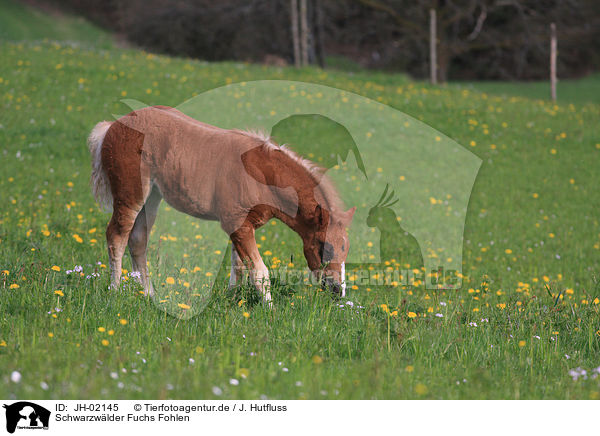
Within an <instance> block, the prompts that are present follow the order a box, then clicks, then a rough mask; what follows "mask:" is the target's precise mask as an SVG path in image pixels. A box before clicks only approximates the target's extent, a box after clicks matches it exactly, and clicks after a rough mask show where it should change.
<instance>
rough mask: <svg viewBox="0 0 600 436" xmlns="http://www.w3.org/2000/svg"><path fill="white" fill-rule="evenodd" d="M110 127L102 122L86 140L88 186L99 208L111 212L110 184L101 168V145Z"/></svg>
mask: <svg viewBox="0 0 600 436" xmlns="http://www.w3.org/2000/svg"><path fill="white" fill-rule="evenodd" d="M111 125H112V122H110V121H102V122H100V123H98V124H96V126H95V127H94V128H93V129H92V133H90V136H89V138H88V147H89V149H90V153H91V155H92V176H91V177H90V185H92V192H93V194H94V197H95V198H96V202H97V203H98V205H100V207H101V208H102V209H103V210H105V211H107V212H110V211H111V210H112V202H113V198H112V194H111V193H110V183H109V181H108V177H107V176H106V172H105V171H104V168H102V143H103V142H104V136H105V135H106V132H107V131H108V129H109V127H110V126H111Z"/></svg>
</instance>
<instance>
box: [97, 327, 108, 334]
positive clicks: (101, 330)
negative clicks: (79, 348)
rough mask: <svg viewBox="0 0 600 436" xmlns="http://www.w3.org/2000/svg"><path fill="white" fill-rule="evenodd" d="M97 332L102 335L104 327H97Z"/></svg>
mask: <svg viewBox="0 0 600 436" xmlns="http://www.w3.org/2000/svg"><path fill="white" fill-rule="evenodd" d="M98 331H99V332H100V333H104V332H105V331H106V329H105V328H104V327H98Z"/></svg>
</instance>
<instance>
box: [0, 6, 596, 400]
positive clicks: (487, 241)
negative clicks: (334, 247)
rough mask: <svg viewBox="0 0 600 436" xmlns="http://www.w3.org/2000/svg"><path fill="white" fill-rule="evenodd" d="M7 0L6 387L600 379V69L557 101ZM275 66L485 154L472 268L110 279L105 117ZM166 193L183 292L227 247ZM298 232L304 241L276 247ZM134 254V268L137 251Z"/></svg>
mask: <svg viewBox="0 0 600 436" xmlns="http://www.w3.org/2000/svg"><path fill="white" fill-rule="evenodd" d="M0 11H1V12H2V13H1V14H0V16H1V17H2V18H1V19H2V20H3V22H7V23H12V24H11V25H10V27H9V26H8V25H7V26H5V27H0V28H2V29H8V30H3V32H4V33H0V37H1V38H2V40H0V59H2V62H0V205H1V207H0V397H1V398H7V399H13V398H35V399H51V398H56V399H59V398H64V399H85V398H95V399H100V398H106V399H109V398H122V399H134V398H155V399H163V398H173V399H218V398H219V399H220V398H223V399H251V398H269V399H417V398H418V399H596V398H598V397H599V396H600V383H599V382H600V379H598V378H597V377H596V376H597V375H598V374H599V372H600V369H598V368H600V317H599V311H600V282H598V280H600V278H597V275H598V272H599V271H600V223H599V220H600V213H599V211H600V209H599V207H598V205H599V204H600V190H599V189H598V186H600V173H599V171H598V169H599V168H600V129H599V121H600V104H599V103H600V102H599V101H598V99H597V96H595V95H593V91H591V90H593V89H598V87H599V86H600V85H599V84H600V78H599V77H598V76H597V75H596V76H592V77H590V78H587V79H583V80H581V81H572V82H568V83H567V82H561V83H559V88H558V95H559V101H558V102H557V103H553V102H551V101H549V100H547V99H545V91H544V90H543V88H542V85H541V84H540V85H535V86H534V87H533V88H532V87H530V86H529V85H528V84H507V83H497V84H496V83H485V84H477V83H473V84H450V85H446V86H439V87H433V86H431V85H428V84H426V83H423V82H418V81H413V80H410V79H408V78H407V77H406V76H404V75H400V74H398V75H392V74H383V73H374V72H368V71H360V72H356V73H350V72H344V71H327V70H325V71H324V70H320V69H317V68H303V69H298V70H297V69H294V68H273V67H266V66H261V65H251V64H243V63H233V62H225V63H206V62H201V61H197V60H190V59H179V58H172V57H167V56H159V55H154V54H149V53H146V52H143V51H140V50H135V49H133V48H131V49H125V48H116V47H114V45H113V43H112V42H111V37H110V36H109V35H107V34H104V33H103V32H102V31H100V30H98V29H96V28H94V27H93V26H91V25H89V24H87V23H85V22H81V21H80V20H79V19H76V18H72V19H71V18H68V17H63V18H61V20H65V21H63V22H61V24H60V25H58V24H56V23H54V21H55V20H50V23H48V25H47V26H43V24H40V23H42V22H43V20H45V19H47V18H46V17H45V16H44V15H43V14H41V15H40V14H39V13H34V12H33V11H31V10H28V9H25V8H22V7H17V6H15V5H14V4H13V3H10V2H7V1H2V2H0ZM36 23H37V24H36ZM34 24H35V26H34ZM43 27H45V28H46V33H43V32H41V28H43ZM32 28H36V29H37V30H36V31H35V32H34V31H33V30H31V29H32ZM58 29H60V32H59V30H58ZM38 31H40V33H38ZM94 32H97V33H94ZM264 79H285V80H296V81H304V82H312V83H319V84H323V85H328V86H332V87H336V88H340V89H343V90H346V91H350V92H353V93H356V94H359V95H362V96H365V97H368V98H371V99H373V100H375V101H378V102H380V103H384V104H387V105H389V106H391V107H393V108H395V109H397V110H399V111H402V112H404V113H406V114H408V115H410V116H412V117H414V118H415V119H417V120H420V121H422V122H424V123H426V124H428V125H430V126H432V127H433V128H435V129H437V130H438V131H439V132H441V133H443V134H444V135H446V136H448V137H450V138H452V139H453V140H455V141H456V142H458V143H459V144H461V145H462V146H463V147H465V148H466V149H468V150H469V151H470V152H472V153H474V154H475V155H477V156H478V157H479V158H480V159H481V160H482V165H481V168H480V170H479V173H478V176H477V179H476V181H475V185H474V187H473V191H472V194H471V198H470V203H469V206H468V212H467V219H466V223H465V231H464V241H463V265H462V274H463V285H462V287H461V289H459V290H452V291H449V290H427V289H425V287H424V286H423V285H422V284H418V283H417V284H415V286H411V287H403V286H401V285H396V286H394V285H390V286H387V287H372V288H371V287H363V286H356V285H354V286H351V287H350V289H349V292H348V295H347V298H345V299H341V300H334V299H333V298H332V297H331V295H330V294H329V293H328V292H324V291H321V290H320V289H318V288H316V287H311V286H303V285H299V286H293V287H290V286H286V285H285V284H281V283H274V286H273V289H272V293H273V297H274V308H273V309H269V308H268V307H266V306H264V305H263V304H261V303H260V301H259V300H258V298H257V297H256V294H255V292H254V291H253V289H252V288H251V287H249V286H246V287H242V288H241V289H238V290H236V291H235V292H233V291H228V290H227V288H226V285H225V283H224V279H225V278H223V277H221V278H222V279H223V280H218V281H217V283H218V284H217V286H216V288H215V290H214V292H213V293H212V295H211V296H210V298H209V299H208V300H207V301H206V307H205V308H204V310H203V311H202V312H200V313H199V314H197V315H195V316H192V317H185V316H184V317H180V316H172V315H171V314H169V311H167V310H166V309H164V308H162V306H161V302H160V301H156V302H153V301H150V300H149V299H148V298H145V297H143V296H142V295H140V292H139V291H140V290H139V288H138V286H137V285H136V284H135V282H134V281H133V280H132V279H131V278H128V276H127V273H126V274H125V277H126V280H125V281H124V283H123V286H122V288H121V289H119V290H109V289H108V284H109V273H108V270H107V268H106V265H107V264H108V256H107V253H106V242H105V238H104V231H105V228H106V224H107V222H108V220H109V215H108V214H106V213H104V212H102V211H101V210H100V209H99V208H98V206H97V205H96V204H95V202H94V199H93V197H92V194H91V192H90V187H89V175H90V170H91V168H90V157H89V153H88V150H87V147H86V138H87V135H88V134H89V132H90V130H91V129H92V127H93V126H94V125H95V123H97V122H98V121H100V120H103V119H112V118H113V114H122V113H125V112H126V111H127V110H128V108H127V107H126V106H125V105H124V104H123V103H121V100H122V99H135V100H139V101H141V102H144V103H146V104H161V105H170V106H177V105H179V104H180V103H182V102H184V101H186V100H188V99H189V98H191V97H192V96H194V95H198V94H200V93H201V92H203V91H206V90H210V89H213V88H216V87H219V86H222V85H226V84H230V83H238V82H245V81H251V80H264ZM538 88H539V89H538ZM384 156H385V155H384V154H382V166H383V164H384V162H383V159H384ZM375 200H376V199H375ZM400 201H402V199H400ZM161 213H162V214H163V215H162V216H164V220H165V221H164V222H165V223H169V222H171V221H173V222H175V221H177V223H178V224H177V226H176V227H177V229H176V230H173V231H172V232H171V233H168V232H156V233H155V234H154V235H153V239H152V241H151V244H150V254H149V258H150V262H151V263H153V262H155V263H158V264H160V262H161V259H162V260H163V261H164V259H165V258H168V259H170V260H169V261H170V262H171V263H170V264H169V263H168V262H166V261H165V262H166V266H165V267H164V268H165V270H163V271H162V272H160V274H161V275H160V276H159V275H158V273H156V274H155V275H154V276H153V280H154V283H155V286H157V288H159V289H162V290H165V291H164V292H163V294H161V295H164V294H165V293H166V294H167V296H169V297H170V298H172V299H174V300H177V298H178V297H177V296H178V295H180V294H183V293H185V292H187V291H186V289H188V288H189V287H190V283H191V284H192V286H191V287H192V288H193V283H194V281H193V277H194V274H203V273H204V272H205V270H203V262H204V261H205V259H206V258H207V256H212V255H214V256H221V257H223V256H224V255H225V253H224V252H223V251H225V250H226V249H223V250H221V251H219V253H216V251H218V250H213V249H212V248H211V249H210V250H207V249H206V247H203V245H202V241H203V239H202V238H199V237H197V236H198V232H197V231H196V229H195V225H196V223H195V221H194V220H192V219H191V218H188V217H184V216H182V215H181V214H178V213H176V212H175V211H173V210H169V208H168V207H166V206H165V205H164V204H163V210H162V211H161ZM283 227H284V225H283V224H282V223H280V222H276V221H273V222H272V223H269V224H268V225H266V226H265V227H264V228H263V229H261V231H260V232H258V233H257V238H258V242H259V243H260V245H261V247H260V249H261V251H262V253H263V256H264V258H265V260H266V262H267V263H268V265H269V266H270V267H271V268H272V269H273V270H276V269H278V268H283V267H285V265H286V264H288V263H292V262H293V263H295V264H296V266H297V267H299V268H302V267H304V266H305V264H304V259H303V256H302V250H301V247H300V244H299V240H298V239H294V238H297V237H296V236H294V235H293V234H292V233H290V232H288V233H285V232H284V230H283ZM282 234H285V235H288V234H289V238H288V236H286V237H285V238H288V239H285V238H283V237H282V236H281V235H282ZM282 238H283V239H285V241H284V242H285V243H286V244H287V246H286V249H285V250H282V249H281V247H280V246H279V248H278V250H279V251H277V250H275V249H273V248H271V246H270V245H269V243H270V241H277V243H278V244H280V245H281V241H282ZM271 243H272V242H271ZM362 243H364V244H365V245H367V244H373V243H377V241H376V240H369V239H368V238H367V239H365V240H364V241H362ZM207 251H210V253H207ZM165 253H168V256H167V255H165ZM279 253H284V254H285V256H286V257H285V258H283V255H282V254H279ZM288 255H290V258H288V257H287V256H288ZM292 256H293V261H292ZM179 259H181V260H179ZM396 263H397V262H395V261H394V260H392V261H391V262H390V263H389V264H386V267H387V266H389V267H391V268H395V267H399V266H400V265H397V264H396ZM414 266H415V265H411V267H414ZM123 268H125V269H126V270H130V269H131V266H130V261H129V259H128V257H126V259H125V261H124V266H123ZM169 268H170V269H169ZM128 272H129V271H128ZM349 275H350V276H351V275H352V271H349ZM186 284H187V285H186ZM161 292H162V291H161ZM161 298H162V297H161ZM165 299H166V297H165ZM177 301H178V300H177ZM348 302H351V304H348ZM180 304H181V305H180ZM340 306H343V307H340ZM175 307H179V309H181V310H182V311H185V310H187V309H186V305H185V304H184V303H176V304H175Z"/></svg>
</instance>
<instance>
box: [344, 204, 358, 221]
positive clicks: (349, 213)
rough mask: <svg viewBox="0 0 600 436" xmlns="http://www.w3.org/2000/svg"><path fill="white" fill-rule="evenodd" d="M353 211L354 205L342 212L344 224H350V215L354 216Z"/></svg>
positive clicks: (354, 210)
mask: <svg viewBox="0 0 600 436" xmlns="http://www.w3.org/2000/svg"><path fill="white" fill-rule="evenodd" d="M354 212H356V206H354V207H353V208H352V209H348V210H347V211H346V212H344V222H345V223H346V224H350V223H351V222H352V217H354Z"/></svg>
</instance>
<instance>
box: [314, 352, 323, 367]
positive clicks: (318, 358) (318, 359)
mask: <svg viewBox="0 0 600 436" xmlns="http://www.w3.org/2000/svg"><path fill="white" fill-rule="evenodd" d="M312 361H313V363H314V364H315V365H319V364H321V363H323V358H322V357H321V356H319V355H316V354H315V355H314V356H313V357H312Z"/></svg>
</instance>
